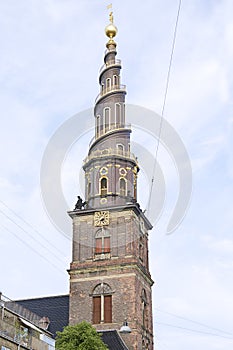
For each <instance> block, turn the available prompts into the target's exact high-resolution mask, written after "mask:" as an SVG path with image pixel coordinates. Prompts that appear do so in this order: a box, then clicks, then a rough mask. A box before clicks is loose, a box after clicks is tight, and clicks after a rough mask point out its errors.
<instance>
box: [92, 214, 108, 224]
mask: <svg viewBox="0 0 233 350" xmlns="http://www.w3.org/2000/svg"><path fill="white" fill-rule="evenodd" d="M94 225H95V226H104V225H109V211H97V212H95V214H94Z"/></svg>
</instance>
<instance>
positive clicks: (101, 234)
mask: <svg viewBox="0 0 233 350" xmlns="http://www.w3.org/2000/svg"><path fill="white" fill-rule="evenodd" d="M95 253H96V254H104V253H110V234H109V232H108V231H107V230H105V229H104V228H102V229H100V230H98V231H97V232H96V235H95Z"/></svg>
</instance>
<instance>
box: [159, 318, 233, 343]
mask: <svg viewBox="0 0 233 350" xmlns="http://www.w3.org/2000/svg"><path fill="white" fill-rule="evenodd" d="M155 323H156V324H158V325H161V326H167V327H172V328H178V329H183V330H186V331H189V332H194V333H200V334H206V335H212V336H215V337H219V338H224V339H229V340H233V337H227V336H224V335H221V334H216V333H210V332H205V331H201V330H197V329H192V328H186V327H182V326H176V325H173V324H170V323H164V322H157V321H156V322H155Z"/></svg>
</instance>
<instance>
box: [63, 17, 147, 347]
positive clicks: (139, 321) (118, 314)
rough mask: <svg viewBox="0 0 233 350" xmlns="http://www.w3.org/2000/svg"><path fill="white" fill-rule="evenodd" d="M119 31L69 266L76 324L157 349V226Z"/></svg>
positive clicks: (107, 63)
mask: <svg viewBox="0 0 233 350" xmlns="http://www.w3.org/2000/svg"><path fill="white" fill-rule="evenodd" d="M116 33H117V29H116V27H115V25H114V24H113V19H112V14H110V24H109V25H108V26H107V27H106V34H107V36H108V37H109V41H108V43H107V45H106V46H107V50H106V52H105V56H104V65H103V66H102V68H101V69H100V75H99V84H100V93H99V95H98V96H97V98H96V102H95V108H94V115H95V138H94V140H93V141H92V143H91V145H90V149H89V153H88V156H87V157H86V159H85V161H84V165H83V169H84V172H85V184H86V189H85V204H84V206H83V207H82V203H81V200H79V202H78V203H77V205H76V209H75V210H73V211H70V212H69V215H70V217H71V218H72V220H73V257H72V263H71V265H70V270H69V274H70V310H69V317H70V320H69V322H70V324H75V323H78V322H81V321H82V320H86V321H88V322H90V323H92V324H93V325H94V326H95V328H96V329H97V330H110V329H111V330H120V328H121V326H122V324H123V322H124V321H125V320H126V319H127V322H128V324H129V327H130V329H131V333H126V334H123V335H122V338H123V339H124V341H125V343H126V345H127V347H128V349H130V350H142V349H149V350H152V349H153V326H152V297H151V294H152V293H151V287H152V285H153V281H152V279H151V275H150V272H149V266H148V231H149V230H150V229H151V228H152V225H151V223H150V222H149V220H148V219H147V218H146V216H145V215H144V213H143V212H142V210H141V209H140V206H139V204H138V203H137V176H138V171H139V165H138V162H137V158H136V157H135V156H134V155H133V154H132V153H131V152H130V133H131V129H130V126H129V125H127V124H126V121H125V95H126V88H125V86H124V85H121V82H120V70H121V62H120V60H118V59H116V43H115V41H114V39H113V38H114V36H115V35H116Z"/></svg>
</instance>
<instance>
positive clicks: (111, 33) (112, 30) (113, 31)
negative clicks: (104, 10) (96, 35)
mask: <svg viewBox="0 0 233 350" xmlns="http://www.w3.org/2000/svg"><path fill="white" fill-rule="evenodd" d="M109 22H110V23H109V25H107V27H106V28H105V34H106V35H107V37H109V41H108V43H107V45H108V44H115V45H116V43H115V41H114V40H113V38H114V37H115V36H116V35H117V27H116V26H115V24H114V23H113V13H112V11H111V12H110V14H109Z"/></svg>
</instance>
